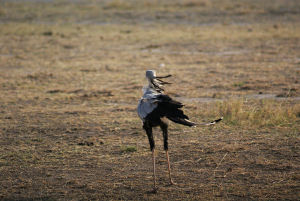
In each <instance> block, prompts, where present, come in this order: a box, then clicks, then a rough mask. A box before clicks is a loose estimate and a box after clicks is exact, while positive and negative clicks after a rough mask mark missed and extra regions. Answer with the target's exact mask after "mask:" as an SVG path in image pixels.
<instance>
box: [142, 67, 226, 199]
mask: <svg viewBox="0 0 300 201" xmlns="http://www.w3.org/2000/svg"><path fill="white" fill-rule="evenodd" d="M168 77H171V75H167V76H156V72H155V71H154V70H147V71H146V78H147V81H148V85H147V86H145V87H144V88H143V92H144V94H143V97H142V98H141V99H140V100H139V103H138V108H137V111H138V115H139V117H140V118H141V119H142V121H143V128H144V129H145V131H146V134H147V136H148V139H149V143H150V150H151V151H152V162H153V182H154V187H153V193H156V192H157V187H156V173H155V143H154V138H153V134H152V128H153V127H156V126H160V128H161V130H162V133H163V139H164V150H165V152H166V158H167V162H168V173H169V181H170V184H171V185H173V184H175V183H174V182H173V180H172V177H171V168H170V159H169V153H168V122H167V119H169V120H171V121H173V122H175V123H178V124H182V125H185V126H190V127H194V126H196V125H205V126H207V125H214V124H216V123H217V122H219V121H221V120H222V119H223V117H221V118H220V119H217V120H214V121H212V122H210V123H206V124H197V123H194V122H192V121H190V120H189V118H188V116H186V115H185V114H184V113H183V111H182V110H181V109H180V108H182V107H183V106H184V105H183V104H182V103H180V102H178V101H176V100H174V99H172V98H171V97H169V96H168V95H166V94H164V89H163V85H165V84H171V83H169V82H165V81H163V80H162V79H164V78H168Z"/></svg>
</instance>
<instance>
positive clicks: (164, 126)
mask: <svg viewBox="0 0 300 201" xmlns="http://www.w3.org/2000/svg"><path fill="white" fill-rule="evenodd" d="M160 128H161V130H162V132H163V137H164V149H165V151H166V158H167V162H168V172H169V179H170V184H175V183H174V182H173V180H172V177H171V165H170V158H169V153H168V149H169V148H168V124H167V123H165V122H163V121H162V122H161V123H160Z"/></svg>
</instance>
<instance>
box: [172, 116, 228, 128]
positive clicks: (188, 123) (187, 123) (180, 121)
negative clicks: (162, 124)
mask: <svg viewBox="0 0 300 201" xmlns="http://www.w3.org/2000/svg"><path fill="white" fill-rule="evenodd" d="M168 119H170V120H171V121H173V122H175V123H178V124H182V125H185V126H191V127H192V126H198V125H199V126H211V125H215V124H217V123H219V122H220V121H222V120H223V117H221V118H219V119H216V120H214V121H211V122H209V123H201V124H198V123H195V122H192V121H190V120H188V119H182V118H176V117H168Z"/></svg>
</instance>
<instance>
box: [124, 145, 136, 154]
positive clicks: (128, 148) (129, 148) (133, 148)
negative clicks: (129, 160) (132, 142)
mask: <svg viewBox="0 0 300 201" xmlns="http://www.w3.org/2000/svg"><path fill="white" fill-rule="evenodd" d="M121 151H122V152H123V153H131V152H136V151H137V148H136V146H129V145H128V146H125V147H121Z"/></svg>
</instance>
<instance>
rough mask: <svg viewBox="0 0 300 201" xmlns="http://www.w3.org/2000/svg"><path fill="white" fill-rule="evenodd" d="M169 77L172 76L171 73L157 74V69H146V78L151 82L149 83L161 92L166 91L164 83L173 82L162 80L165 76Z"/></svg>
mask: <svg viewBox="0 0 300 201" xmlns="http://www.w3.org/2000/svg"><path fill="white" fill-rule="evenodd" d="M168 77H171V75H166V76H156V72H155V70H147V71H146V78H147V80H148V82H149V85H150V86H151V87H152V88H154V89H155V90H157V91H159V92H161V91H164V90H163V88H162V87H163V85H164V84H171V83H169V82H165V81H163V80H161V79H163V78H168Z"/></svg>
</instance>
